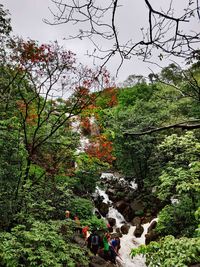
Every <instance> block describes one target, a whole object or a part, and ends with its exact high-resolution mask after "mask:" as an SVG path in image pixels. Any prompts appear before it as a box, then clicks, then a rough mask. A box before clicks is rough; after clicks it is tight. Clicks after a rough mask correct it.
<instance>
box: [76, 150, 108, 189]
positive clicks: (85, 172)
mask: <svg viewBox="0 0 200 267" xmlns="http://www.w3.org/2000/svg"><path fill="white" fill-rule="evenodd" d="M76 163H77V168H76V172H75V175H76V176H75V179H76V181H77V182H76V184H74V191H75V192H80V193H86V194H88V193H93V192H94V191H95V188H96V183H97V181H98V180H99V177H100V173H101V172H102V171H103V170H104V169H106V168H107V167H108V164H105V163H103V162H101V161H100V160H99V159H97V158H94V157H90V156H88V155H87V154H86V153H81V154H80V155H79V156H78V157H77V161H76Z"/></svg>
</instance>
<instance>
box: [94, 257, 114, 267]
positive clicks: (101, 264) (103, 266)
mask: <svg viewBox="0 0 200 267" xmlns="http://www.w3.org/2000/svg"><path fill="white" fill-rule="evenodd" d="M89 266H90V267H116V265H114V264H112V263H110V262H107V261H105V260H104V259H103V258H102V257H100V256H94V257H92V258H91V261H90V263H89Z"/></svg>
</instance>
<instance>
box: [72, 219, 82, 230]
mask: <svg viewBox="0 0 200 267" xmlns="http://www.w3.org/2000/svg"><path fill="white" fill-rule="evenodd" d="M74 221H75V223H76V226H75V232H76V233H78V234H81V232H82V228H81V222H80V220H79V218H78V216H77V215H75V216H74Z"/></svg>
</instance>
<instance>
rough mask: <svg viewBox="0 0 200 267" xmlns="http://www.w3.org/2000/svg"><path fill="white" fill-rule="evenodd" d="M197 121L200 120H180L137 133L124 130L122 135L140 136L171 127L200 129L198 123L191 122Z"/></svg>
mask: <svg viewBox="0 0 200 267" xmlns="http://www.w3.org/2000/svg"><path fill="white" fill-rule="evenodd" d="M199 121H200V119H199V120H191V121H186V122H180V123H176V124H171V125H167V126H163V127H159V128H154V129H151V130H148V131H144V132H138V133H133V132H124V135H125V136H140V135H146V134H151V133H154V132H160V131H163V130H168V129H172V128H180V129H182V130H194V129H200V123H196V124H193V123H195V122H199Z"/></svg>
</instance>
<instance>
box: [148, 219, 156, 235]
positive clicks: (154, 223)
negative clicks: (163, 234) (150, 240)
mask: <svg viewBox="0 0 200 267" xmlns="http://www.w3.org/2000/svg"><path fill="white" fill-rule="evenodd" d="M156 225H157V221H153V222H151V224H150V226H149V227H148V229H147V233H150V232H151V231H152V230H153V229H155V228H156Z"/></svg>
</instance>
